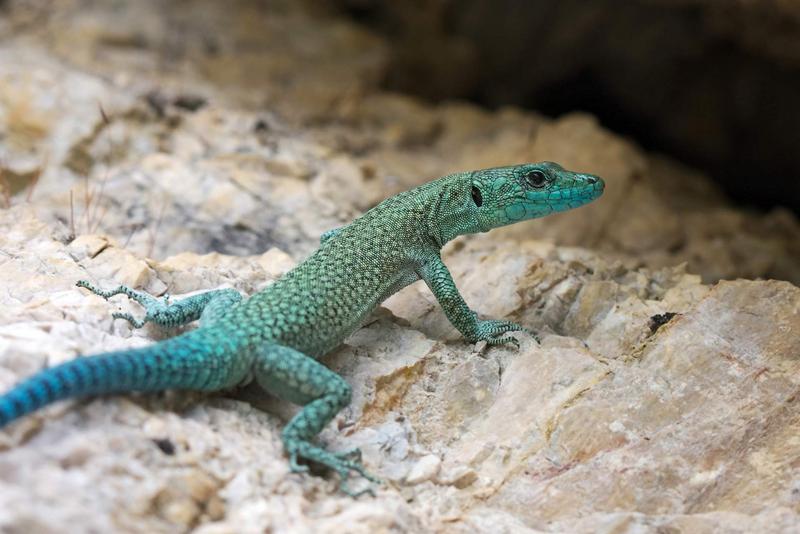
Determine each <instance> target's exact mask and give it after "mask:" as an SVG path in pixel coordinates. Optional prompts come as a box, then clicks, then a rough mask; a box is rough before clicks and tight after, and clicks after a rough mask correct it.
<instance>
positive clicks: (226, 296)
mask: <svg viewBox="0 0 800 534" xmlns="http://www.w3.org/2000/svg"><path fill="white" fill-rule="evenodd" d="M76 285H77V286H78V287H83V288H86V289H88V290H89V291H91V292H92V293H94V294H95V295H99V296H101V297H103V298H104V299H106V300H108V299H109V298H111V297H113V296H114V295H125V296H127V297H128V298H129V299H131V300H133V301H135V302H138V303H139V304H140V305H141V306H142V307H143V308H144V311H145V316H144V318H142V319H136V318H135V317H133V316H132V315H131V314H129V313H113V314H112V317H114V319H125V320H126V321H128V322H129V323H131V325H132V326H133V327H134V328H141V327H143V326H144V325H145V323H148V322H151V323H155V324H157V325H159V326H162V327H167V328H171V327H176V326H181V325H184V324H187V323H190V322H192V321H195V320H197V319H200V323H201V325H202V326H209V325H210V324H213V323H214V322H215V321H216V320H217V319H218V318H219V317H221V316H222V315H224V313H225V312H226V311H227V310H228V309H230V308H231V307H232V306H233V305H235V304H236V303H238V302H239V301H240V300H242V296H241V295H240V294H239V292H238V291H236V290H235V289H214V290H211V291H206V292H203V293H199V294H197V295H193V296H191V297H186V298H183V299H180V300H177V301H175V302H170V300H169V297H168V296H165V297H164V298H163V299H157V298H156V297H154V296H152V295H150V294H148V293H145V292H144V291H138V290H136V289H132V288H130V287H128V286H117V287H116V288H114V289H111V290H109V291H104V290H102V289H100V288H98V287H97V286H95V285H93V284H91V283H90V282H87V281H86V280H79V281H78V283H77V284H76Z"/></svg>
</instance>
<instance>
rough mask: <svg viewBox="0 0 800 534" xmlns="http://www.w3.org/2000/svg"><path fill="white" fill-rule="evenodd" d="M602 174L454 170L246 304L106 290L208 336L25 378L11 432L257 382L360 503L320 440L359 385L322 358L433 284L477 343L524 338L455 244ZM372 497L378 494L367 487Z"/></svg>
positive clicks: (225, 296) (15, 396)
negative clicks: (279, 401) (164, 393)
mask: <svg viewBox="0 0 800 534" xmlns="http://www.w3.org/2000/svg"><path fill="white" fill-rule="evenodd" d="M603 188H604V184H603V181H602V180H601V179H600V178H597V177H595V176H591V175H587V174H578V173H573V172H570V171H567V170H564V169H563V168H561V167H560V166H559V165H557V164H555V163H550V162H543V163H536V164H523V165H515V166H511V167H499V168H494V169H485V170H481V171H473V172H463V173H457V174H452V175H449V176H445V177H443V178H439V179H438V180H435V181H432V182H429V183H427V184H425V185H422V186H420V187H417V188H415V189H412V190H410V191H406V192H405V193H401V194H399V195H396V196H394V197H391V198H389V199H387V200H385V201H383V202H381V203H380V204H379V205H377V206H376V207H374V208H373V209H371V210H369V211H368V212H366V213H365V214H364V215H362V216H361V217H359V218H358V219H356V220H354V221H353V222H351V223H350V224H348V225H347V226H344V227H342V228H337V229H335V230H331V231H329V232H326V233H325V234H324V235H323V236H322V238H321V245H320V247H319V249H318V250H317V251H316V252H314V253H313V254H312V255H311V256H310V257H309V258H308V259H306V260H305V261H304V262H303V263H301V264H300V265H298V266H297V267H295V268H294V269H292V270H291V271H290V272H288V273H287V274H286V275H284V276H283V277H282V278H280V279H279V280H278V281H276V282H275V283H274V284H272V285H270V286H269V287H267V288H266V289H264V290H263V291H261V292H260V293H257V294H255V295H253V296H252V297H250V298H249V299H247V300H242V298H241V296H240V295H239V294H238V293H237V292H236V291H234V290H216V291H209V292H207V293H203V294H200V295H196V296H193V297H189V298H186V299H183V300H181V301H178V302H175V303H170V302H169V301H168V300H167V299H164V300H163V301H160V300H157V299H156V298H154V297H152V296H150V295H147V294H145V293H142V292H139V291H135V290H133V289H130V288H127V287H124V286H120V287H118V288H117V289H115V290H112V291H102V290H100V289H98V288H96V287H94V286H93V285H91V284H90V283H88V282H85V281H80V282H78V285H79V286H81V287H85V288H87V289H89V290H90V291H92V292H94V293H95V294H97V295H100V296H102V297H104V298H109V297H111V296H113V295H117V294H125V295H127V296H128V297H129V298H132V299H134V300H136V301H137V302H138V303H139V304H141V305H142V306H143V307H144V308H145V311H146V315H145V318H144V319H142V320H136V319H134V318H133V317H131V316H130V315H127V314H115V317H117V318H121V319H125V320H128V321H129V322H131V324H133V325H134V326H135V327H141V326H142V325H144V323H145V322H153V323H156V324H159V325H161V326H167V327H172V326H178V325H182V324H185V323H188V322H190V321H194V320H196V319H200V328H198V329H196V330H193V331H190V332H188V333H185V334H183V335H180V336H177V337H174V338H171V339H168V340H166V341H162V342H160V343H156V344H154V345H152V346H150V347H145V348H142V349H132V350H124V351H117V352H110V353H104V354H99V355H96V356H89V357H85V358H77V359H75V360H72V361H70V362H67V363H64V364H61V365H58V366H56V367H53V368H51V369H47V370H44V371H42V372H40V373H38V374H35V375H33V376H32V377H30V378H28V379H27V380H24V381H23V382H21V383H20V384H18V385H17V386H16V387H14V388H13V389H12V390H11V391H9V392H8V393H6V394H5V395H3V396H2V397H0V426H3V425H6V424H7V423H9V422H11V421H13V420H14V419H17V418H19V417H21V416H23V415H25V414H27V413H30V412H32V411H34V410H36V409H38V408H40V407H42V406H44V405H46V404H49V403H51V402H54V401H56V400H60V399H66V398H72V397H85V396H89V395H100V394H109V393H120V392H127V391H158V390H163V389H191V390H203V391H215V390H221V389H225V388H231V387H234V386H236V385H238V384H241V383H242V382H244V381H246V380H247V379H248V377H255V379H256V381H257V383H258V384H259V385H260V386H261V387H263V388H264V389H265V390H267V391H269V392H271V393H273V394H276V395H278V396H279V397H281V398H284V399H286V400H288V401H291V402H293V403H296V404H300V405H303V406H304V407H303V409H302V410H301V411H300V412H299V413H298V414H297V415H296V416H295V417H294V418H293V419H292V420H291V421H290V422H289V423H288V424H287V425H286V427H285V428H284V430H283V433H282V437H283V443H284V447H285V449H286V451H287V453H288V455H289V459H290V465H291V468H292V470H294V471H305V470H307V467H306V466H305V465H302V464H299V463H298V459H299V458H304V459H306V460H311V461H314V462H318V463H321V464H323V465H326V466H328V467H330V468H331V469H333V470H335V471H336V472H337V473H338V474H339V475H340V478H341V483H340V487H341V489H342V490H343V491H344V492H346V493H347V494H349V495H353V496H355V495H359V494H360V493H362V492H354V491H352V490H351V489H350V488H349V487H348V485H347V480H348V477H349V475H350V473H351V472H352V471H355V472H358V473H360V474H361V475H362V476H363V477H365V478H367V479H368V480H371V481H374V482H377V480H376V479H375V478H373V477H372V476H370V475H369V474H368V473H366V471H364V469H363V467H362V466H361V463H360V461H359V453H358V451H357V450H355V451H351V452H350V453H347V454H334V453H330V452H327V451H326V450H324V449H323V448H321V447H319V446H317V445H315V444H314V443H313V440H314V438H315V436H316V435H317V434H318V433H319V432H320V431H321V430H322V428H323V427H324V426H325V425H326V424H327V423H328V422H329V421H330V420H331V419H332V418H333V417H334V416H335V415H336V413H337V412H338V411H339V410H341V409H342V408H343V407H345V406H347V404H348V403H349V402H350V395H351V390H350V386H349V385H348V384H347V382H345V381H344V379H342V378H341V377H340V376H339V375H337V374H336V373H334V372H333V371H331V370H330V369H328V368H327V367H325V366H324V365H322V364H321V363H319V362H318V361H317V358H319V357H320V356H322V355H324V354H326V353H327V352H329V351H330V350H332V349H334V348H335V347H336V346H337V345H339V344H340V343H341V342H342V341H343V340H344V338H345V337H347V336H348V335H349V334H351V333H352V332H353V331H354V330H356V329H357V328H358V327H359V326H360V325H361V324H362V322H363V321H364V319H365V318H366V317H367V316H368V315H369V314H370V312H372V310H374V309H375V307H376V306H377V305H378V304H380V303H381V302H382V301H383V300H384V299H386V298H387V297H388V296H390V295H391V294H393V293H395V292H396V291H398V290H399V289H401V288H403V287H405V286H407V285H408V284H410V283H412V282H415V281H417V280H419V279H422V280H425V282H426V283H427V284H428V287H430V289H431V291H432V292H433V294H434V295H435V296H436V299H437V300H438V301H439V303H440V304H441V306H442V308H443V309H444V312H445V314H446V315H447V318H448V319H449V320H450V322H451V323H453V325H454V326H455V327H456V328H458V330H459V331H460V332H461V333H462V334H463V335H464V337H465V338H466V339H467V340H468V341H470V342H478V341H486V342H487V343H489V344H491V345H497V344H504V343H516V340H515V339H514V338H513V337H511V336H508V335H506V334H507V333H508V332H513V331H520V330H524V328H523V327H522V326H520V325H518V324H515V323H512V322H510V321H503V320H481V319H478V317H477V315H476V314H475V312H473V311H472V310H470V308H469V307H468V306H467V304H466V303H465V302H464V299H463V298H462V297H461V294H460V293H459V292H458V289H457V288H456V286H455V284H454V282H453V279H452V277H451V276H450V272H449V271H448V270H447V267H446V266H445V264H444V263H443V262H442V259H441V257H440V250H441V248H442V246H443V245H444V244H445V243H447V242H448V241H450V240H451V239H453V238H454V237H456V236H459V235H464V234H471V233H476V232H486V231H488V230H490V229H492V228H496V227H499V226H504V225H507V224H512V223H515V222H518V221H522V220H526V219H532V218H536V217H543V216H545V215H549V214H551V213H556V212H559V211H566V210H569V209H572V208H575V207H578V206H581V205H583V204H586V203H588V202H591V201H592V200H594V199H596V198H597V197H599V196H600V195H601V194H602V192H603ZM364 491H370V492H371V489H367V490H364Z"/></svg>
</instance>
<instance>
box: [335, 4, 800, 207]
mask: <svg viewBox="0 0 800 534" xmlns="http://www.w3.org/2000/svg"><path fill="white" fill-rule="evenodd" d="M339 4H340V7H341V8H342V9H343V10H344V11H345V12H347V13H348V14H350V16H352V17H353V18H355V19H356V20H358V21H360V22H361V23H362V24H364V25H366V26H369V27H370V28H372V29H373V30H377V31H379V32H380V33H382V34H383V35H384V36H386V37H387V38H388V39H389V40H390V42H391V43H392V45H393V50H392V65H391V67H390V68H389V69H388V75H387V77H386V79H385V81H384V83H385V86H386V87H387V88H389V89H392V90H398V91H402V92H407V93H411V94H414V95H417V96H421V97H424V98H427V99H430V100H433V101H437V100H443V99H452V98H462V99H468V100H471V101H473V102H476V103H478V104H481V105H485V106H488V107H490V108H496V107H500V106H503V105H516V106H521V107H525V108H529V109H534V110H537V111H540V112H543V113H545V114H547V115H552V116H558V115H561V114H563V113H567V112H571V111H576V110H583V111H587V112H589V113H592V114H594V115H596V116H597V117H598V118H599V119H600V120H601V121H602V123H603V124H604V125H605V126H607V127H608V128H610V129H611V130H614V131H616V132H618V133H622V134H625V135H628V136H630V137H632V138H633V139H635V140H636V141H637V142H638V143H640V144H641V145H642V146H644V147H645V148H647V149H649V150H653V151H659V152H664V153H667V154H669V155H671V156H673V157H675V158H677V159H679V160H681V161H683V162H686V163H689V164H691V165H694V166H696V167H699V168H701V169H703V170H704V171H705V172H707V173H708V174H709V175H710V176H711V177H712V178H714V179H715V180H716V181H717V182H718V183H719V184H720V185H721V186H722V187H723V188H724V190H725V191H726V192H727V193H728V194H729V195H730V196H731V197H732V198H734V199H735V200H736V201H737V202H738V203H740V204H742V205H745V206H755V207H760V208H765V209H766V208H770V207H773V206H786V207H790V208H792V209H794V210H795V211H796V212H800V179H798V168H800V150H798V148H800V128H798V125H800V6H797V7H788V6H779V5H777V4H775V3H773V2H765V1H763V2H762V1H754V2H747V3H733V2H713V1H703V0H684V1H681V2H661V1H658V0H635V1H631V2H618V1H614V0H596V1H591V2H586V1H584V0H564V1H557V0H535V1H524V0H499V1H488V0H464V1H449V0H444V1H417V2H403V3H393V2H385V1H381V0H375V1H369V0H341V1H340V2H339Z"/></svg>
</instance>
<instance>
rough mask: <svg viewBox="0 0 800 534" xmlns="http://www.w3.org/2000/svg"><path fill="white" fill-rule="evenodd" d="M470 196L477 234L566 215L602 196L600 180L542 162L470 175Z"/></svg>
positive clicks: (603, 186) (548, 162)
mask: <svg viewBox="0 0 800 534" xmlns="http://www.w3.org/2000/svg"><path fill="white" fill-rule="evenodd" d="M470 186H471V189H470V196H471V197H472V202H473V205H474V209H475V214H476V217H477V222H478V228H479V231H483V232H485V231H487V230H490V229H492V228H497V227H498V226H505V225H507V224H512V223H515V222H519V221H524V220H527V219H535V218H537V217H544V216H545V215H550V214H551V213H556V212H559V211H567V210H570V209H572V208H577V207H578V206H582V205H584V204H588V203H589V202H591V201H593V200H595V199H596V198H598V197H599V196H600V195H602V194H603V189H604V188H605V184H604V182H603V180H602V179H601V178H599V177H597V176H593V175H591V174H581V173H577V172H571V171H568V170H566V169H564V168H563V167H561V165H558V164H557V163H553V162H550V161H544V162H541V163H526V164H522V165H514V166H511V167H498V168H494V169H487V170H484V171H478V172H475V173H472V176H471V184H470Z"/></svg>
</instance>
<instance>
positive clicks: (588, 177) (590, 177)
mask: <svg viewBox="0 0 800 534" xmlns="http://www.w3.org/2000/svg"><path fill="white" fill-rule="evenodd" d="M586 181H587V182H589V183H590V184H593V183H595V182H597V178H595V177H594V176H587V177H586Z"/></svg>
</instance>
